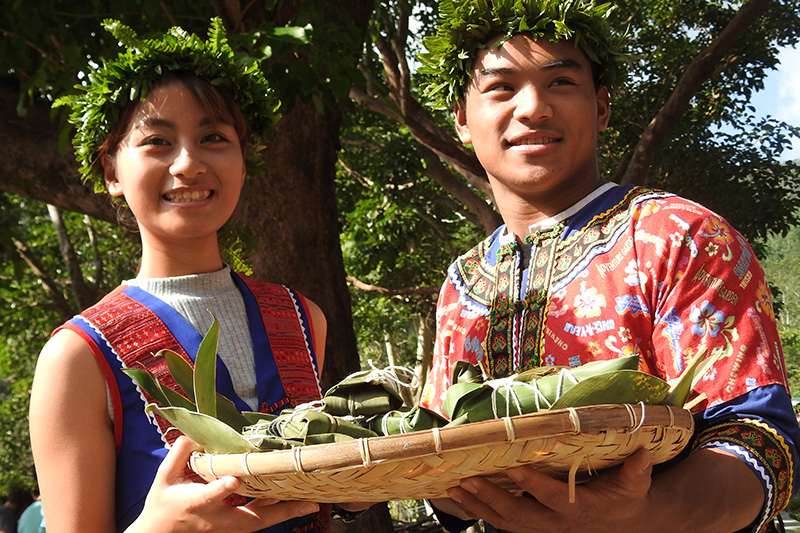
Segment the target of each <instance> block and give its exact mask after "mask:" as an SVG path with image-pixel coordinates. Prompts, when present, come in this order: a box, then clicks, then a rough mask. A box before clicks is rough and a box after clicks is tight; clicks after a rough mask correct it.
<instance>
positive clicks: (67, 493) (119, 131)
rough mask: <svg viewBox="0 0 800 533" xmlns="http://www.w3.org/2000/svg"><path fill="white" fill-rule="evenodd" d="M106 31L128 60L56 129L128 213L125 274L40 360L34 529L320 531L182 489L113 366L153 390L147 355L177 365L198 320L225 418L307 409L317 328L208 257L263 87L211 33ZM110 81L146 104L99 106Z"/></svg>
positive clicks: (220, 492) (270, 511) (301, 520)
mask: <svg viewBox="0 0 800 533" xmlns="http://www.w3.org/2000/svg"><path fill="white" fill-rule="evenodd" d="M120 28H121V26H119V25H118V24H116V25H114V24H112V25H111V27H110V28H109V29H111V31H112V33H115V36H116V37H117V38H118V39H119V40H120V41H122V42H123V44H126V45H127V48H128V50H126V51H125V52H123V53H122V54H120V56H119V57H118V58H117V60H116V61H115V62H110V63H107V64H104V65H103V66H102V67H100V68H99V69H97V70H96V71H95V72H94V76H93V77H91V78H90V80H91V83H90V84H89V85H88V86H87V87H84V88H83V90H84V94H83V95H81V96H78V97H70V98H66V99H63V100H61V101H60V102H59V103H66V104H68V105H70V106H71V107H72V109H73V115H72V116H73V121H80V120H81V118H80V117H83V119H82V120H83V122H81V128H80V129H79V131H78V133H77V134H76V141H75V145H76V154H77V155H78V158H79V160H80V162H81V163H82V164H83V166H82V172H83V174H84V176H85V177H86V178H88V179H95V180H99V183H100V186H101V188H103V187H104V188H105V189H107V191H108V192H109V193H110V194H111V196H112V197H114V198H117V199H120V200H123V201H124V203H125V204H127V206H128V207H129V208H130V210H131V212H132V213H133V215H134V216H135V219H136V223H137V226H138V229H139V232H140V234H141V241H142V256H141V266H140V269H139V271H138V274H137V276H136V278H135V279H131V280H127V281H124V282H123V283H122V285H121V286H120V287H118V288H117V289H115V290H114V291H112V292H111V293H110V294H109V295H107V296H106V297H105V298H104V299H103V300H101V301H100V302H99V303H98V304H96V305H94V306H93V307H91V308H89V309H87V310H86V311H84V312H83V313H81V315H79V316H77V317H75V318H73V319H72V320H70V321H69V322H68V323H67V324H65V325H64V326H62V327H61V328H59V329H58V330H57V331H56V332H55V334H54V335H53V336H52V338H51V339H50V340H49V341H48V342H47V344H46V345H45V347H44V348H43V350H42V353H41V355H40V358H39V362H38V364H37V369H36V375H35V379H34V384H33V390H32V396H31V412H30V424H31V441H32V445H33V453H34V459H35V462H36V466H37V472H38V476H39V483H40V487H41V492H42V497H43V500H44V501H45V502H46V504H45V507H44V511H45V516H46V520H47V528H48V531H50V532H60V531H76V532H86V531H92V532H106V531H123V530H124V531H130V532H133V531H143V532H148V533H153V532H158V531H170V532H175V531H242V532H245V531H256V530H260V529H264V528H269V531H286V532H288V531H326V530H327V529H328V524H329V520H330V511H329V508H328V507H327V506H323V507H324V508H323V510H320V506H319V505H317V504H315V503H310V502H282V503H278V502H277V501H275V500H267V499H261V500H254V501H251V502H249V503H245V502H244V501H238V500H237V498H236V497H235V496H234V493H235V491H236V489H237V487H238V486H239V481H238V480H237V479H235V478H222V479H219V480H217V481H215V482H212V483H208V484H204V483H199V482H194V481H193V480H192V479H191V475H190V474H187V470H186V462H187V460H188V457H189V455H190V454H191V452H192V451H193V450H194V449H195V445H194V443H193V442H191V441H190V440H188V439H187V438H186V437H180V438H178V439H177V440H175V439H176V435H175V433H176V432H175V431H174V430H172V431H167V430H168V427H167V425H166V424H165V423H164V421H163V420H160V419H156V418H153V417H151V416H150V415H147V414H145V412H144V406H145V403H146V401H150V400H151V399H150V398H147V397H146V395H145V394H144V393H143V392H142V391H141V390H139V389H138V388H137V387H136V386H135V385H134V384H133V382H132V381H131V380H130V379H129V378H128V377H127V376H126V375H125V374H124V373H122V371H121V369H122V368H125V367H132V366H137V367H141V366H144V367H146V368H149V369H150V370H151V371H154V373H156V374H159V375H161V376H162V377H163V376H164V374H165V373H166V372H165V363H164V361H163V358H161V357H157V356H156V355H154V354H157V353H158V351H159V350H161V349H164V348H168V349H170V350H173V351H175V352H177V353H179V354H181V355H183V356H184V357H185V358H186V359H187V361H191V358H192V357H194V355H195V354H196V351H197V347H198V345H199V343H200V340H201V339H202V336H203V335H204V334H205V333H206V331H207V330H208V328H209V326H210V325H211V322H212V314H213V316H214V317H216V319H217V320H218V321H219V323H220V331H221V333H220V344H219V361H218V370H217V382H218V389H219V391H220V392H221V393H222V394H223V395H225V396H226V397H228V398H230V399H231V400H233V401H234V402H235V403H236V405H237V406H238V407H239V408H240V409H241V410H245V409H247V410H262V411H268V412H277V411H279V410H280V409H282V408H283V407H286V406H291V405H294V404H296V403H300V402H305V401H310V400H312V399H316V398H319V397H320V395H321V391H320V387H319V379H318V376H319V374H320V372H321V370H322V363H323V354H324V339H325V333H326V324H325V318H324V316H323V314H322V312H321V310H320V309H319V307H317V306H316V305H315V304H314V303H312V302H310V301H309V300H307V299H305V298H303V297H302V295H300V294H299V293H297V292H295V291H293V290H291V289H289V288H287V287H284V286H280V285H273V284H268V283H262V282H256V281H254V280H251V279H248V278H245V277H242V276H240V275H238V274H235V273H233V272H232V271H231V269H230V268H229V267H227V266H226V265H225V264H224V263H223V260H222V257H221V254H220V250H219V246H218V242H217V232H218V230H219V229H220V228H221V226H222V225H223V224H224V223H225V222H226V221H227V220H228V218H229V217H230V216H231V214H232V212H233V210H234V208H235V206H236V203H237V201H238V198H239V194H240V191H241V188H242V184H243V181H244V179H245V173H246V170H245V154H246V150H247V146H248V142H249V141H248V128H250V133H252V134H253V135H257V136H260V137H263V136H264V135H265V134H266V132H267V130H268V128H269V127H270V125H271V123H272V120H271V118H272V115H273V109H274V101H273V100H272V99H271V97H269V96H270V95H271V93H270V92H269V87H268V86H267V85H266V82H265V81H264V80H263V76H261V74H260V72H259V71H257V70H256V71H254V70H252V69H250V70H247V69H244V70H243V69H242V68H241V66H240V65H239V64H237V63H236V61H235V60H234V59H233V57H232V54H231V56H226V54H224V53H222V54H220V53H219V51H220V49H219V48H220V46H221V47H222V48H223V52H225V51H229V50H230V49H229V48H227V49H226V47H227V44H226V42H225V39H224V30H223V29H222V28H221V25H220V23H219V22H218V21H215V22H214V25H213V26H212V30H211V32H210V34H209V40H208V41H207V42H206V43H202V42H201V41H199V40H197V39H194V40H193V39H191V38H190V36H188V35H186V34H184V33H182V32H180V31H177V30H173V31H172V32H171V35H170V36H169V38H165V39H164V41H161V42H159V41H137V40H136V37H135V35H134V36H133V37H130V35H131V33H132V32H131V33H128V34H126V33H124V32H122V31H117V30H119V29H120ZM124 30H126V31H129V30H128V29H127V28H124ZM220 35H221V39H220V38H219V37H220ZM175 42H177V46H174V43H175ZM164 43H166V44H167V45H169V46H167V45H165V44H164ZM198 43H200V44H198ZM162 45H163V46H162ZM226 57H230V59H229V60H227V59H225V58H226ZM211 80H214V84H213V85H212V83H211ZM109 85H111V86H112V88H120V89H124V90H123V91H121V93H122V94H124V93H129V92H130V91H129V90H128V87H130V86H138V87H140V88H141V90H142V91H143V93H144V95H145V96H146V99H144V100H141V99H139V98H132V99H131V100H130V101H125V100H124V98H121V97H120V98H119V99H117V100H113V99H112V98H111V97H106V95H107V94H108V93H107V91H106V89H107V87H108V86H109ZM97 88H100V89H99V90H95V89H97ZM76 117H77V118H76ZM86 117H90V118H89V119H88V121H87V119H86ZM265 117H266V118H265ZM162 381H163V383H165V384H166V385H170V382H169V376H166V379H163V380H162ZM168 449H169V452H168ZM239 500H241V498H239ZM315 513H316V514H315Z"/></svg>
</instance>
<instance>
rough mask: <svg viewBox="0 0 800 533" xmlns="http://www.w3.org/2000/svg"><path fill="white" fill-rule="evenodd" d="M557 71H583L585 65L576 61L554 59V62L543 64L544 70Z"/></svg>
mask: <svg viewBox="0 0 800 533" xmlns="http://www.w3.org/2000/svg"><path fill="white" fill-rule="evenodd" d="M557 69H569V70H581V69H583V65H581V63H580V62H579V61H576V60H574V59H553V60H552V61H548V62H546V63H543V64H542V70H557Z"/></svg>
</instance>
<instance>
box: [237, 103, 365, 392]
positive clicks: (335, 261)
mask: <svg viewBox="0 0 800 533" xmlns="http://www.w3.org/2000/svg"><path fill="white" fill-rule="evenodd" d="M338 127H339V123H338V115H337V114H336V113H335V112H333V111H329V112H325V113H324V114H320V113H317V111H316V110H315V109H314V108H313V107H308V106H303V105H300V104H298V105H297V106H296V107H295V108H294V110H293V111H292V112H291V113H290V114H289V115H287V116H285V117H284V118H283V119H282V120H281V122H280V123H279V124H278V127H277V131H276V132H275V138H274V141H273V142H271V143H270V145H269V146H268V147H267V148H266V150H265V156H264V159H265V165H266V169H265V172H264V173H261V174H263V175H260V176H254V177H251V178H248V179H247V180H245V185H244V190H243V191H242V198H241V200H240V201H239V207H238V209H237V212H236V214H235V217H236V218H238V219H239V221H240V222H241V223H242V224H244V225H246V226H247V227H248V228H249V229H250V230H251V231H252V232H253V234H254V235H255V236H256V238H257V246H256V247H255V249H254V250H252V251H251V255H250V259H251V261H252V264H253V269H254V272H253V276H254V277H256V278H259V279H263V280H266V281H271V282H275V283H283V284H286V285H288V286H290V287H292V288H294V289H296V290H298V291H300V292H301V293H303V295H304V296H306V297H307V298H309V299H310V300H312V301H313V302H315V303H316V304H317V305H319V306H320V307H321V308H322V311H323V312H324V313H325V316H326V318H327V321H328V336H327V342H326V350H325V366H324V371H323V389H327V388H329V387H330V386H331V385H333V384H335V383H337V382H338V381H341V379H342V378H344V377H345V376H346V375H347V374H349V373H352V372H355V371H356V370H358V365H359V363H358V355H357V349H356V339H355V334H354V332H353V321H352V316H351V312H350V294H349V292H348V289H347V283H346V281H345V271H344V262H343V260H342V253H341V248H340V244H339V222H338V218H337V209H336V196H335V191H334V180H333V176H334V172H335V164H336V146H337V139H338Z"/></svg>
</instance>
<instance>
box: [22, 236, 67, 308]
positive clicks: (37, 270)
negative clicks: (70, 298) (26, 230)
mask: <svg viewBox="0 0 800 533" xmlns="http://www.w3.org/2000/svg"><path fill="white" fill-rule="evenodd" d="M11 242H13V243H14V247H15V248H16V249H17V253H19V256H20V257H21V258H22V260H23V261H25V263H27V264H28V267H30V269H31V271H33V274H34V275H35V276H36V278H37V279H39V281H41V282H42V288H43V289H44V292H46V293H47V295H48V296H49V297H50V301H51V302H52V304H53V307H55V309H56V310H57V311H58V313H59V314H60V315H61V318H62V319H63V320H67V319H69V318H70V317H71V316H72V315H74V314H75V311H74V310H73V309H72V308H71V307H70V305H69V302H67V300H66V298H64V295H63V294H62V293H61V289H60V288H59V287H58V284H57V283H56V282H55V280H53V278H51V277H50V276H48V275H47V272H45V270H44V267H42V264H41V263H40V262H39V260H38V259H37V258H36V255H35V254H34V253H33V250H31V248H30V247H29V246H28V245H27V244H25V243H24V242H22V241H21V240H19V239H18V238H16V237H13V236H12V237H11Z"/></svg>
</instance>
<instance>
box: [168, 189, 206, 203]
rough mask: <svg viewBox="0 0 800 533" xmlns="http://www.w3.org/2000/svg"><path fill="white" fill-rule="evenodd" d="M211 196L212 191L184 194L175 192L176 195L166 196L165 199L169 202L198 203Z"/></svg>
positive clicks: (169, 194)
mask: <svg viewBox="0 0 800 533" xmlns="http://www.w3.org/2000/svg"><path fill="white" fill-rule="evenodd" d="M209 196H211V191H184V192H175V193H167V194H165V195H164V198H166V199H167V200H169V201H170V202H176V203H181V202H197V201H199V200H205V199H206V198H208V197H209Z"/></svg>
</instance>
